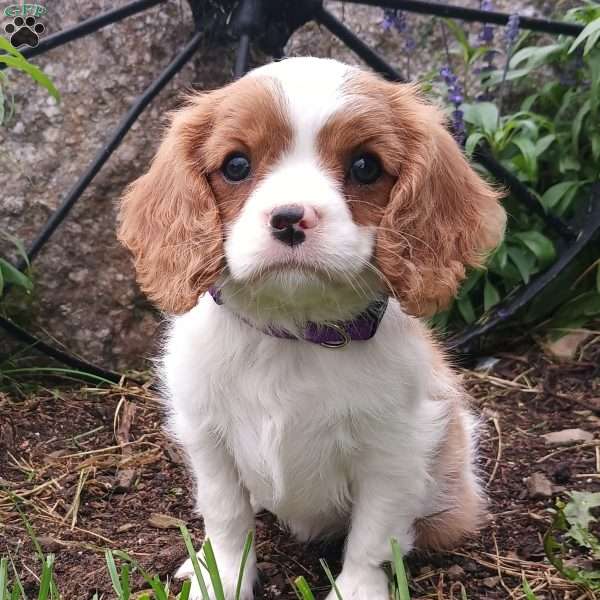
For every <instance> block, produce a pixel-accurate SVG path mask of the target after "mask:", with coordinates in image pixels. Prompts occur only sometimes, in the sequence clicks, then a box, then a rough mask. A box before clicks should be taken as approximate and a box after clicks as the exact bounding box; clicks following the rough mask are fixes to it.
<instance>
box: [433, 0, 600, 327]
mask: <svg viewBox="0 0 600 600" xmlns="http://www.w3.org/2000/svg"><path fill="white" fill-rule="evenodd" d="M566 19H567V20H570V21H577V22H580V23H583V24H585V25H586V27H585V28H584V30H583V32H582V33H581V35H580V36H579V37H578V38H577V39H576V40H575V41H573V39H572V38H568V37H566V36H564V37H559V38H558V39H557V40H556V41H554V42H553V43H551V44H546V45H535V44H534V43H533V42H532V40H535V36H532V35H530V34H523V35H521V37H520V39H519V40H518V41H516V42H515V43H514V45H512V46H510V47H508V48H506V47H505V48H504V49H503V50H502V49H501V48H500V49H498V48H496V49H495V50H496V51H497V52H500V53H502V52H503V54H501V55H503V56H504V65H501V66H500V67H497V66H494V67H493V68H492V67H489V68H479V69H476V68H475V65H476V64H479V63H478V61H479V62H481V59H482V57H484V56H486V51H491V50H494V49H493V48H492V47H491V46H473V45H471V43H470V42H469V39H468V36H467V35H466V34H465V32H464V31H463V30H462V29H461V28H460V27H459V26H458V25H456V24H455V23H453V22H451V21H450V22H447V26H448V29H449V30H450V31H451V32H452V34H453V36H454V39H455V44H456V46H455V47H454V48H453V51H454V55H455V57H456V60H459V61H460V62H461V63H462V65H463V69H462V70H457V72H462V73H463V75H462V77H463V79H464V84H463V89H464V90H465V93H464V96H465V97H464V100H465V102H463V104H462V105H461V107H460V108H461V111H460V112H462V116H463V117H464V121H465V124H466V130H467V137H466V142H465V149H466V152H467V153H468V154H471V153H472V152H473V151H474V150H475V148H476V147H477V146H478V145H480V144H483V145H485V146H487V147H488V148H489V149H490V150H491V152H492V153H493V154H494V156H495V157H496V158H497V159H498V160H499V161H500V162H501V163H502V164H503V165H504V166H505V167H507V168H508V169H509V170H510V171H511V172H513V173H515V174H516V176H517V177H518V178H519V180H521V181H522V182H523V183H525V184H526V185H527V186H528V187H529V188H530V189H531V190H532V191H533V193H534V194H535V196H536V197H537V198H538V201H539V203H540V206H541V207H542V209H543V211H545V212H546V213H548V214H553V215H556V216H558V217H562V218H567V219H570V218H571V217H573V216H574V215H575V214H576V213H577V211H578V209H580V208H581V206H582V202H583V201H587V199H588V198H589V194H590V190H591V187H592V185H593V184H594V183H595V182H597V181H598V180H600V114H599V112H600V43H599V42H600V4H599V3H598V2H591V1H588V2H585V3H584V4H582V5H581V6H579V7H576V8H574V9H572V10H570V11H569V12H568V13H567V14H566ZM530 42H531V43H530ZM508 86H510V90H509V89H508ZM436 89H437V93H438V94H440V95H441V94H443V91H441V90H440V89H439V88H436V87H435V86H433V90H434V92H435V91H436ZM508 92H510V93H508ZM482 97H483V101H481V98H482ZM478 98H479V100H478ZM460 99H461V100H463V98H462V97H461V98H460ZM503 107H504V108H503ZM455 109H456V106H451V107H449V110H453V111H454V112H453V114H455ZM504 204H505V207H506V209H507V212H508V214H509V223H508V228H507V232H506V237H505V239H504V241H503V243H502V244H501V245H500V246H499V247H498V248H497V249H496V251H495V252H494V253H493V254H492V256H490V258H489V260H488V263H487V265H486V268H485V269H482V270H474V271H472V272H471V273H470V274H469V275H468V277H467V279H466V280H465V282H464V284H463V286H462V289H461V290H460V293H459V295H458V297H457V298H456V300H455V302H454V303H453V304H452V306H451V307H450V308H449V309H448V310H447V311H445V312H443V313H440V314H438V315H436V317H435V318H434V319H433V323H434V325H437V326H438V327H441V328H442V329H446V328H448V327H449V328H456V327H460V326H463V325H464V324H465V323H466V324H470V323H474V322H475V321H478V320H483V319H485V315H486V313H487V311H489V310H490V309H491V308H492V307H493V306H495V305H496V304H497V303H498V302H499V301H500V300H501V299H502V298H505V297H506V296H507V295H508V294H510V293H511V292H513V291H514V290H515V289H516V288H518V287H519V286H521V285H524V284H527V283H529V281H530V280H531V278H532V276H534V275H535V274H537V273H540V272H541V271H543V270H545V269H546V268H547V267H548V266H549V265H551V264H552V263H553V262H554V260H555V259H556V258H557V255H558V249H557V241H558V240H557V238H556V236H555V234H554V233H553V232H552V231H551V230H550V229H549V228H548V227H547V225H546V224H545V222H544V220H543V219H541V218H540V217H539V216H538V215H536V214H533V213H532V212H531V211H530V210H528V209H527V208H525V207H524V206H523V205H522V204H521V203H520V202H519V201H518V200H516V199H515V198H513V197H511V196H509V197H507V198H506V199H505V201H504ZM557 288H560V292H559V293H558V294H557V293H556V289H557ZM597 315H600V260H598V256H597V253H596V256H594V254H593V252H592V253H591V254H590V253H588V254H585V253H584V254H583V255H582V257H581V258H580V261H579V262H578V263H576V268H575V271H574V272H573V270H572V271H570V272H565V273H564V277H563V278H562V279H561V281H560V282H559V284H558V285H557V286H555V288H554V291H553V292H551V293H550V294H548V295H546V296H545V297H544V298H543V300H540V301H538V302H535V303H533V304H532V305H530V306H529V307H528V309H527V310H526V311H524V312H523V313H522V314H521V320H522V322H525V323H532V322H539V321H542V320H545V325H546V326H547V327H552V328H557V329H558V328H560V329H565V328H569V327H578V326H581V325H583V324H584V323H585V322H586V321H587V320H589V319H591V318H594V317H595V316H597Z"/></svg>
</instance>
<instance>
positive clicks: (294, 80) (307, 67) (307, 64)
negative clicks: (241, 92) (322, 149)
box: [249, 57, 357, 154]
mask: <svg viewBox="0 0 600 600" xmlns="http://www.w3.org/2000/svg"><path fill="white" fill-rule="evenodd" d="M356 71H357V68H356V67H352V66H350V65H345V64H343V63H341V62H338V61H337V60H333V59H329V58H312V57H302V58H287V59H285V60H281V61H278V62H273V63H270V64H268V65H264V66H263V67H259V68H258V69H254V70H253V71H251V72H250V73H249V76H251V77H252V76H267V77H271V78H272V79H274V80H275V81H276V82H277V83H278V84H279V88H280V90H281V93H282V94H283V96H284V98H283V99H284V103H285V106H286V109H287V113H288V114H287V116H288V118H289V121H290V125H291V126H292V129H293V132H294V142H293V152H294V153H301V154H304V153H306V152H312V151H314V148H315V140H316V137H317V135H318V133H319V131H320V130H321V128H322V127H323V125H324V124H325V123H326V122H327V120H328V119H329V118H330V117H331V116H332V115H333V114H334V113H335V112H336V111H338V110H339V109H340V108H341V107H342V106H344V104H345V103H346V102H347V99H348V96H347V95H346V94H345V93H344V83H345V82H346V81H347V79H348V76H349V75H350V74H351V73H354V72H356Z"/></svg>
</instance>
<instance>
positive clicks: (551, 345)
mask: <svg viewBox="0 0 600 600" xmlns="http://www.w3.org/2000/svg"><path fill="white" fill-rule="evenodd" d="M591 335H592V334H591V333H589V332H587V331H575V332H573V333H568V334H567V335H564V336H563V337H561V338H559V339H558V340H555V341H552V342H547V343H546V344H545V345H544V350H545V351H546V353H547V354H549V355H550V356H552V357H554V358H557V359H558V360H573V359H574V358H575V355H576V354H577V350H578V349H579V346H581V344H582V343H583V342H585V340H587V339H588V338H589V337H590V336H591Z"/></svg>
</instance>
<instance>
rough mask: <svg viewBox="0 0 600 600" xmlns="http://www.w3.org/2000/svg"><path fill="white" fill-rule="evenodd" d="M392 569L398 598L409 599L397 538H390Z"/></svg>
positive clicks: (401, 599)
mask: <svg viewBox="0 0 600 600" xmlns="http://www.w3.org/2000/svg"><path fill="white" fill-rule="evenodd" d="M391 544H392V569H393V571H394V574H395V575H396V583H397V586H398V595H399V599H400V600H410V592H409V589H408V579H407V577H406V569H405V568H404V560H403V558H402V551H401V550H400V544H398V540H395V539H393V538H392V541H391Z"/></svg>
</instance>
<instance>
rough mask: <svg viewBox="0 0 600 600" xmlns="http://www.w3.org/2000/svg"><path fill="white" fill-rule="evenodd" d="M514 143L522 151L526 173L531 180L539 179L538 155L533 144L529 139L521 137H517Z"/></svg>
mask: <svg viewBox="0 0 600 600" xmlns="http://www.w3.org/2000/svg"><path fill="white" fill-rule="evenodd" d="M512 143H513V144H514V145H515V146H516V147H517V148H518V149H519V150H520V152H521V156H522V157H523V161H524V167H525V172H526V173H527V175H528V177H529V179H531V180H535V179H536V178H537V153H536V150H535V146H534V145H533V142H532V141H531V139H529V138H528V137H524V136H521V135H518V136H515V137H514V138H513V139H512Z"/></svg>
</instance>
